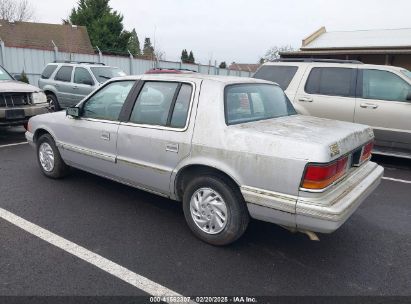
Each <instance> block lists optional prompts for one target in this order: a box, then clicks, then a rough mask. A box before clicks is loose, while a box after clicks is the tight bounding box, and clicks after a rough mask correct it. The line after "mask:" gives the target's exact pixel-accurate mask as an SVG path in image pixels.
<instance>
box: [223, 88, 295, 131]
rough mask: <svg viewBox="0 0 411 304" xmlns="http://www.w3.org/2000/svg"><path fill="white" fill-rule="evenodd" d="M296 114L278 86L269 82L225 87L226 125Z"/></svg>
mask: <svg viewBox="0 0 411 304" xmlns="http://www.w3.org/2000/svg"><path fill="white" fill-rule="evenodd" d="M295 114H297V113H296V111H295V110H294V107H293V106H292V104H291V102H290V101H289V100H288V98H287V96H286V95H285V94H284V91H283V90H281V88H280V87H278V86H276V85H271V84H236V85H229V86H227V87H226V89H225V116H226V122H227V125H233V124H239V123H245V122H251V121H257V120H263V119H270V118H276V117H281V116H289V115H295Z"/></svg>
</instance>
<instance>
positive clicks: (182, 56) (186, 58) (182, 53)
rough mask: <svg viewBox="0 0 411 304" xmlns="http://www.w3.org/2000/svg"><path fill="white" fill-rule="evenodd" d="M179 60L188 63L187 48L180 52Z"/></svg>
mask: <svg viewBox="0 0 411 304" xmlns="http://www.w3.org/2000/svg"><path fill="white" fill-rule="evenodd" d="M181 62H182V63H188V53H187V50H186V49H184V50H183V51H182V52H181Z"/></svg>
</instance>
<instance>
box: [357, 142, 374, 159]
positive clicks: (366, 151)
mask: <svg viewBox="0 0 411 304" xmlns="http://www.w3.org/2000/svg"><path fill="white" fill-rule="evenodd" d="M373 147H374V142H373V141H370V142H369V143H368V144H366V145H365V146H364V148H362V153H361V159H360V162H363V161H366V160H367V159H369V158H370V157H371V152H372V148H373Z"/></svg>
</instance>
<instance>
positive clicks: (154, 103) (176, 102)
mask: <svg viewBox="0 0 411 304" xmlns="http://www.w3.org/2000/svg"><path fill="white" fill-rule="evenodd" d="M191 94H192V86H191V85H190V84H184V83H178V82H159V81H148V82H146V83H145V84H144V86H143V88H142V90H141V92H140V94H139V96H138V98H137V101H136V104H135V106H134V109H133V111H132V113H131V117H130V122H132V123H136V124H145V125H154V126H167V127H172V128H183V127H185V125H186V122H187V116H188V112H189V107H190V101H191Z"/></svg>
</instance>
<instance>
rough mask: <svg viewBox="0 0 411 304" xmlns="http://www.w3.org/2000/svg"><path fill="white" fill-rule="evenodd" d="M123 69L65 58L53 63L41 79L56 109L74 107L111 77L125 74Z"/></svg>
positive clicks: (42, 87)
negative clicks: (66, 59) (65, 59)
mask: <svg viewBox="0 0 411 304" xmlns="http://www.w3.org/2000/svg"><path fill="white" fill-rule="evenodd" d="M125 75H126V73H124V72H123V71H122V70H121V69H119V68H115V67H110V66H106V65H105V64H104V63H94V62H76V61H63V62H53V63H49V64H48V65H47V66H46V67H45V68H44V70H43V73H42V74H41V78H40V79H39V87H40V88H41V89H42V90H44V92H45V93H46V95H47V101H48V102H49V104H50V108H51V109H52V110H53V111H58V110H60V109H63V108H67V107H71V106H74V105H76V104H77V103H79V102H80V101H81V100H82V99H83V98H84V97H86V96H87V95H88V94H90V93H91V92H93V91H94V90H95V89H96V88H98V87H99V86H100V85H101V84H103V83H104V82H106V81H107V80H109V79H111V78H113V77H118V76H125Z"/></svg>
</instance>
